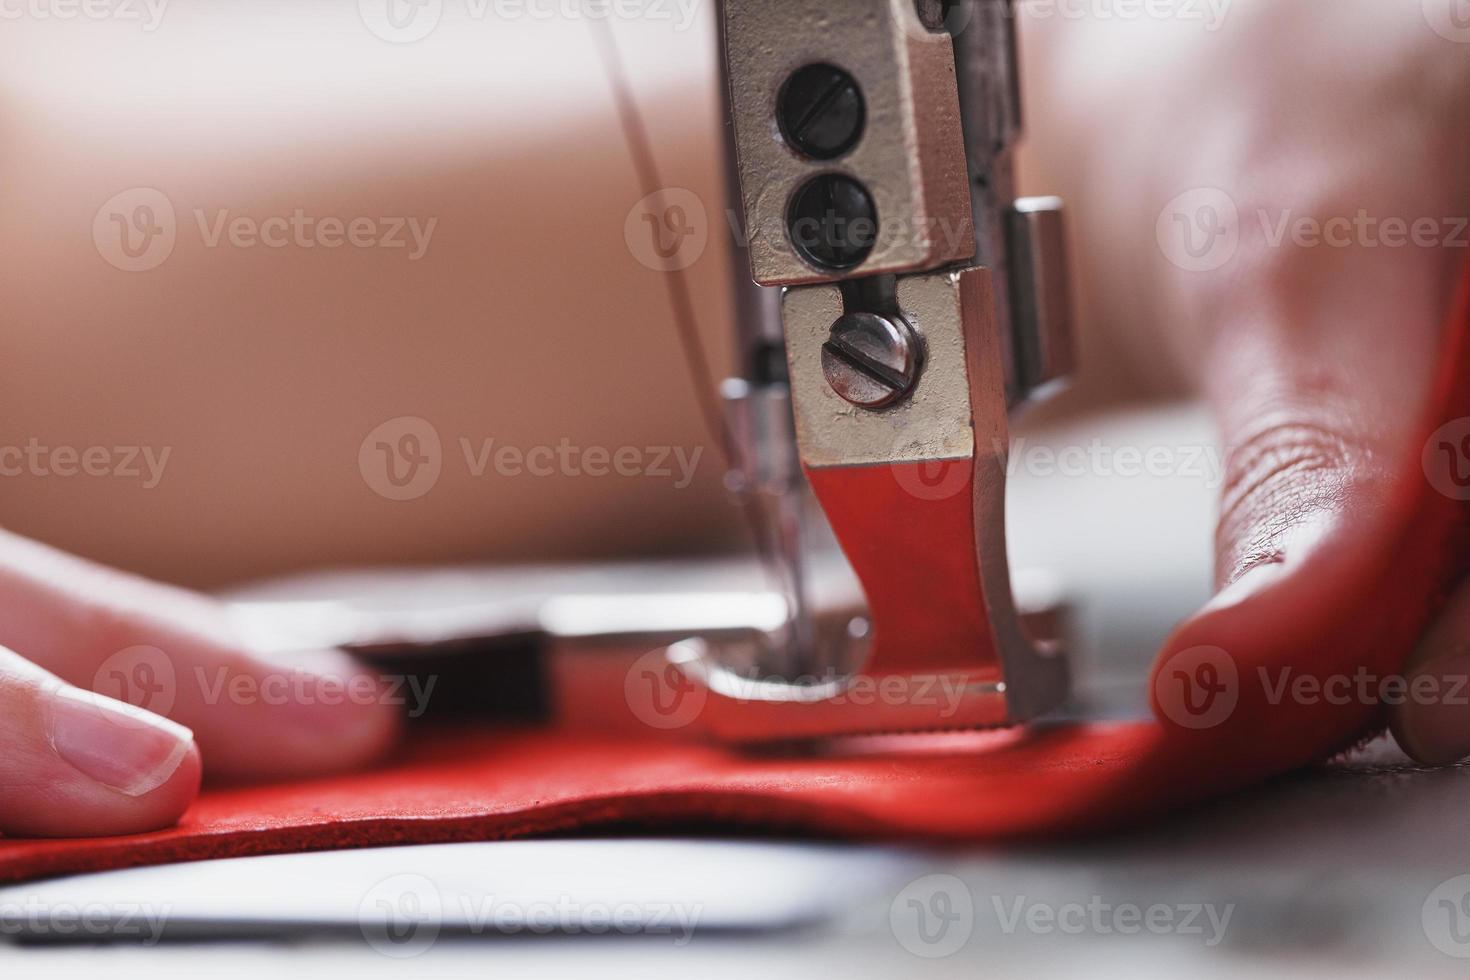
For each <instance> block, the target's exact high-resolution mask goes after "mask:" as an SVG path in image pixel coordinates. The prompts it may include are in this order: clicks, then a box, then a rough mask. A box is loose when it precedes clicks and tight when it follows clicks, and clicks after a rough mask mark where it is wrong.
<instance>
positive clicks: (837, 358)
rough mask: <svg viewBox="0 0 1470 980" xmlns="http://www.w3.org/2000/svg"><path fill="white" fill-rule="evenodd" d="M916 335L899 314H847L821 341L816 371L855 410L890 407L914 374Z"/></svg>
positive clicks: (916, 367)
mask: <svg viewBox="0 0 1470 980" xmlns="http://www.w3.org/2000/svg"><path fill="white" fill-rule="evenodd" d="M919 360H920V358H919V339H918V337H917V336H916V335H915V334H914V331H913V328H912V327H910V326H909V325H908V323H906V322H905V321H904V319H903V318H902V317H899V316H880V315H879V314H877V313H847V314H844V315H843V316H841V317H839V318H838V320H837V322H836V323H833V324H832V332H831V335H830V337H829V338H828V340H827V342H826V343H825V344H823V345H822V374H823V376H824V377H826V379H827V384H829V385H831V386H832V390H833V391H835V392H836V393H837V394H839V395H841V396H842V397H843V398H844V399H846V400H847V401H849V402H851V403H852V404H854V405H857V406H858V407H859V408H868V409H876V408H882V407H884V406H886V405H891V404H893V403H894V402H896V401H898V400H899V399H900V398H902V397H903V396H904V395H906V394H908V393H909V391H911V390H912V389H913V387H914V382H915V381H917V380H918V378H919Z"/></svg>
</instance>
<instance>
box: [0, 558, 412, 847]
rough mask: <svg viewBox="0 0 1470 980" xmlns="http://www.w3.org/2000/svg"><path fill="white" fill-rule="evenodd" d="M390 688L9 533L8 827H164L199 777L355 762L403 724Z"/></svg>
mask: <svg viewBox="0 0 1470 980" xmlns="http://www.w3.org/2000/svg"><path fill="white" fill-rule="evenodd" d="M94 690H101V691H104V692H107V693H114V694H119V695H123V696H125V697H127V698H128V699H129V700H131V701H134V702H136V704H137V705H141V706H134V705H132V704H126V703H124V702H122V701H118V700H113V699H112V698H109V697H103V696H100V695H97V694H94V693H92V692H93V691H94ZM381 693H382V690H381V686H380V682H379V681H378V679H376V678H374V677H371V676H368V675H366V674H364V673H363V672H362V670H361V669H360V668H359V667H358V666H356V665H355V664H354V663H353V661H352V659H351V658H350V657H348V656H347V655H346V654H345V653H342V652H341V651H335V650H328V651H321V652H320V653H317V654H313V655H311V656H310V657H307V658H302V659H300V660H296V659H293V661H292V662H291V663H290V664H285V663H279V664H277V663H272V662H269V661H267V660H265V659H263V658H262V657H260V656H258V655H255V654H253V653H252V652H251V651H250V650H248V649H247V648H246V645H245V644H243V643H242V642H241V641H240V639H239V638H238V637H237V636H235V635H234V633H233V630H232V629H231V627H230V624H229V621H228V619H227V617H226V616H225V613H224V610H223V608H222V607H221V606H220V605H219V604H218V603H216V602H214V601H213V600H211V599H209V598H207V597H205V596H202V595H198V594H195V593H191V592H186V591H183V590H179V589H174V588H172V587H169V586H165V585H160V584H157V583H154V582H148V581H144V580H142V579H137V578H134V577H132V576H129V575H125V574H123V573H120V572H116V571H113V570H111V569H106V568H102V567H100V566H97V565H93V564H91V563H89V562H86V561H83V560H82V559H79V558H75V557H73V556H71V555H67V554H63V553H61V552H59V551H55V550H53V549H51V548H48V547H45V546H43V545H40V544H37V543H35V542H33V541H29V540H26V539H24V538H21V537H18V536H16V535H12V534H9V533H6V532H0V750H3V754H0V759H3V761H0V833H3V834H5V835H7V836H65V837H87V836H101V835H111V834H127V833H139V832H143V831H148V830H157V829H160V828H163V827H167V826H170V825H172V824H173V823H175V822H176V821H177V820H178V819H179V817H180V816H181V815H182V814H183V812H184V810H185V809H186V808H187V807H188V805H189V804H190V802H191V801H192V800H193V798H194V796H195V794H196V793H197V792H198V789H199V785H200V780H201V776H202V775H203V774H205V773H207V774H208V775H210V776H211V777H216V776H217V777H221V778H226V779H269V778H287V777H294V776H308V775H313V774H318V773H324V772H329V771H333V770H340V769H348V768H352V767H355V766H358V765H361V764H363V763H365V762H367V761H369V760H371V759H373V758H374V757H376V756H378V755H379V754H381V753H382V752H383V751H384V750H385V749H386V748H387V747H388V746H389V745H390V744H391V742H392V740H393V737H394V735H395V732H396V730H397V726H398V717H397V712H396V709H395V708H394V707H392V705H391V704H390V703H389V702H390V699H389V698H387V697H382V696H374V695H380V694H381ZM149 708H153V709H154V710H153V711H150V710H148V709H149ZM155 711H158V712H164V713H166V715H167V717H165V716H164V714H162V713H155Z"/></svg>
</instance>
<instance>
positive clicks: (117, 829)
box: [0, 647, 200, 837]
mask: <svg viewBox="0 0 1470 980" xmlns="http://www.w3.org/2000/svg"><path fill="white" fill-rule="evenodd" d="M0 747H3V754H0V758H3V762H0V833H4V834H5V835H6V836H27V837H95V836H105V835H115V834H133V833H141V832H143V831H149V830H158V829H161V828H164V827H168V826H171V825H173V824H174V823H175V822H177V821H178V819H179V817H180V816H181V815H182V814H183V812H184V810H185V808H187V807H188V805H189V803H190V802H191V801H192V800H193V799H194V796H195V794H196V793H197V792H198V790H199V779H200V758H199V750H198V748H197V747H195V745H194V736H193V734H192V733H191V732H190V731H189V730H188V729H187V728H184V727H183V726H182V725H178V724H176V723H174V722H171V721H169V720H167V719H165V718H161V717H159V716H158V715H154V714H151V713H149V712H147V711H143V710H142V709H140V708H135V707H133V706H131V705H128V704H124V703H122V702H120V701H114V700H112V699H111V698H106V697H102V696H100V695H96V694H93V693H91V692H90V691H83V690H81V689H80V688H76V687H72V686H71V685H69V684H66V683H64V682H62V681H61V680H60V679H59V678H57V677H55V676H54V675H52V674H49V673H47V672H46V671H44V670H42V669H41V668H39V667H37V666H35V665H34V664H31V663H29V662H27V661H25V660H22V659H21V658H20V657H19V656H17V655H16V654H15V653H13V652H11V651H10V650H6V649H4V648H3V647H0Z"/></svg>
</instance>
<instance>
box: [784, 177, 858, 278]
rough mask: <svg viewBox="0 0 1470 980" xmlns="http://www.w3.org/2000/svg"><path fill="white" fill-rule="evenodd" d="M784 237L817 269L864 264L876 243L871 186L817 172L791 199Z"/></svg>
mask: <svg viewBox="0 0 1470 980" xmlns="http://www.w3.org/2000/svg"><path fill="white" fill-rule="evenodd" d="M786 233H787V235H789V236H790V238H791V244H792V245H793V246H795V248H796V251H797V253H798V254H800V255H801V257H802V258H803V259H805V260H806V261H807V262H809V263H811V264H812V265H813V266H815V267H817V268H819V269H833V270H844V269H852V268H855V267H856V266H859V265H861V264H862V262H863V260H864V259H866V258H867V257H868V253H869V252H871V251H873V243H874V242H876V241H877V239H878V209H877V208H876V207H875V206H874V205H873V198H872V197H870V196H869V195H868V191H867V188H865V187H863V185H862V184H860V183H858V182H857V181H855V180H853V179H852V178H851V177H844V176H843V175H842V174H818V175H817V176H816V177H813V178H812V179H811V180H809V181H807V182H806V183H805V184H803V185H802V186H801V188H800V189H798V190H797V192H796V193H795V194H794V195H793V196H792V198H791V205H790V207H788V208H787V209H786Z"/></svg>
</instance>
